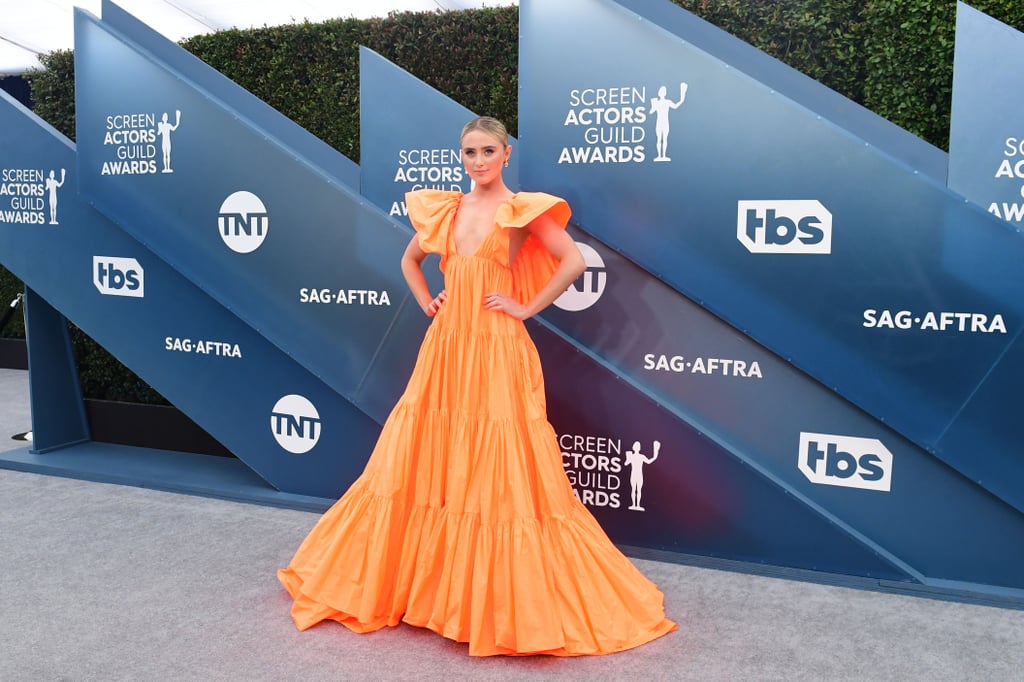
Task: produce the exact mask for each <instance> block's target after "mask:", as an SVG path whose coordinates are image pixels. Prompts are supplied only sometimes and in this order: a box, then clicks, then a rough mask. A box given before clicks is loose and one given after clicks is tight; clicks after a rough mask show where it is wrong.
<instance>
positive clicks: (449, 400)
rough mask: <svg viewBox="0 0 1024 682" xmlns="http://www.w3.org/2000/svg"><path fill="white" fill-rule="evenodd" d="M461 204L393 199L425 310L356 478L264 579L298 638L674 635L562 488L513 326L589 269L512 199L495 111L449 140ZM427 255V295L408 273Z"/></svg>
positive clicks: (557, 216)
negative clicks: (401, 381)
mask: <svg viewBox="0 0 1024 682" xmlns="http://www.w3.org/2000/svg"><path fill="white" fill-rule="evenodd" d="M461 145H462V160H463V163H464V164H465V166H466V170H467V172H468V173H469V175H470V177H471V178H472V179H473V182H474V187H473V189H472V191H471V192H470V193H469V194H466V195H463V194H462V193H460V192H446V191H440V190H420V191H418V192H410V193H409V194H407V195H406V205H407V207H408V211H409V218H410V219H411V221H412V223H413V226H414V227H415V228H416V235H415V236H414V237H413V239H412V240H411V241H410V242H409V245H408V247H407V248H406V250H405V253H404V255H403V256H402V272H403V274H404V275H405V279H406V281H407V282H408V285H409V289H410V290H411V291H412V294H413V296H414V297H415V299H416V301H417V302H418V303H419V305H420V307H421V308H422V309H423V311H424V312H425V313H426V314H427V315H429V316H432V317H433V318H434V319H433V321H432V322H431V325H430V327H429V329H428V330H427V333H426V335H425V337H424V340H423V344H422V346H421V347H420V351H419V355H418V357H417V360H416V366H415V368H414V369H413V372H412V376H411V378H410V379H409V384H408V386H407V388H406V390H405V393H404V394H403V395H402V397H401V398H400V399H399V401H398V404H397V405H396V406H395V408H394V410H393V411H392V413H391V415H390V416H389V417H388V419H387V421H386V423H385V424H384V428H383V430H382V431H381V435H380V439H379V440H378V441H377V445H376V447H375V448H374V451H373V453H372V454H371V456H370V460H369V462H368V463H367V465H366V469H365V470H364V472H363V473H362V475H361V476H360V477H359V478H358V479H357V480H356V482H355V483H353V485H352V487H351V488H350V489H349V490H348V491H347V492H346V493H345V495H344V496H342V498H341V499H340V500H338V502H337V503H336V504H335V505H334V506H333V507H331V509H329V510H328V511H327V512H326V513H325V514H324V516H323V517H322V518H321V519H320V521H319V522H318V523H317V525H316V527H315V528H314V529H313V530H312V531H311V532H310V534H309V536H308V537H307V538H306V539H305V541H304V542H303V543H302V545H301V546H300V547H299V549H298V551H297V552H296V554H295V557H294V558H293V559H292V562H291V564H290V565H289V567H288V568H287V569H284V570H282V571H279V572H278V577H279V578H280V580H281V582H282V583H283V584H284V586H285V588H286V589H287V590H288V592H289V593H290V594H291V596H292V598H293V599H294V600H295V602H294V604H293V607H292V617H293V618H294V620H295V624H296V626H297V627H298V628H299V629H302V630H304V629H306V628H308V627H310V626H312V625H314V624H316V623H318V622H319V621H321V620H324V619H333V620H336V621H338V622H340V623H342V624H344V625H345V626H347V627H349V628H350V629H352V630H354V631H356V632H369V631H372V630H376V629H379V628H381V627H384V626H385V625H397V624H398V622H399V621H405V622H406V623H410V624H412V625H417V626H421V627H426V628H430V629H431V630H434V631H435V632H438V633H440V634H441V635H444V636H445V637H448V638H450V639H454V640H456V641H459V642H469V653H470V654H471V655H474V656H486V655H494V654H539V653H546V654H554V655H560V656H573V655H581V654H604V653H611V652H614V651H621V650H623V649H628V648H630V647H634V646H637V645H639V644H643V643H644V642H647V641H649V640H651V639H654V638H655V637H658V636H660V635H663V634H665V633H667V632H670V631H671V630H673V629H675V624H674V623H672V622H671V621H669V620H666V619H665V615H664V609H663V607H662V594H661V592H659V591H658V589H657V587H655V586H654V585H653V584H652V583H650V582H649V581H648V580H647V579H646V578H644V577H643V576H642V575H641V574H640V573H639V572H638V571H637V570H636V568H635V567H634V566H633V565H632V563H630V561H629V560H628V559H627V558H626V557H624V556H623V555H622V554H621V553H620V552H619V551H618V550H617V549H616V548H615V546H614V545H613V544H612V543H611V541H610V540H609V539H608V538H607V536H606V535H605V534H604V532H603V531H602V530H601V528H600V526H599V525H598V524H597V521H595V520H594V518H593V516H591V514H590V513H589V512H588V511H587V509H586V508H585V507H584V506H583V505H582V504H580V502H579V501H578V500H577V499H576V497H575V496H574V495H573V491H572V488H571V486H570V485H569V481H568V479H567V478H566V476H565V472H564V470H563V468H562V458H561V453H560V451H559V448H558V445H557V442H556V438H555V432H554V430H553V429H552V427H551V425H550V424H549V423H548V421H547V417H546V412H545V402H544V382H543V377H542V375H541V367H540V361H539V358H538V356H537V351H536V349H535V347H534V345H533V343H532V341H531V340H530V337H529V335H528V334H527V332H526V328H525V326H524V325H523V322H522V320H525V319H527V318H529V317H531V316H533V315H536V314H537V313H539V312H540V311H541V310H543V309H544V308H545V307H547V306H548V305H549V304H550V303H551V302H552V301H554V300H555V298H557V297H558V296H559V295H560V294H561V293H562V292H563V291H565V289H566V288H568V286H569V284H570V283H571V282H572V281H573V280H575V279H576V278H577V277H578V276H579V275H580V274H581V273H582V272H583V270H584V269H585V264H584V262H583V258H582V256H581V255H580V252H579V250H578V249H577V248H576V244H575V243H574V242H573V240H572V238H571V237H569V235H568V234H567V233H566V232H565V230H564V228H565V225H566V223H567V222H568V220H569V206H568V205H567V204H566V203H565V201H563V200H562V199H559V198H557V197H553V196H551V195H548V194H542V193H527V192H520V193H518V194H514V193H513V192H511V191H510V190H509V189H508V187H506V186H505V182H504V180H503V179H502V167H503V166H507V165H508V159H509V155H510V154H511V153H512V148H511V147H510V146H509V145H508V134H507V133H506V132H505V128H504V126H502V125H501V123H500V122H498V121H497V120H495V119H492V118H487V117H483V118H477V119H474V120H473V121H470V122H469V123H468V124H467V125H466V127H465V128H464V129H463V131H462V137H461ZM428 253H439V254H440V255H441V269H442V271H444V273H445V289H444V290H443V291H441V292H440V293H438V294H437V295H436V296H432V295H431V293H430V291H429V289H428V287H427V283H426V280H425V278H424V276H423V271H422V269H421V267H420V266H421V264H422V261H423V259H424V257H425V256H426V254H428Z"/></svg>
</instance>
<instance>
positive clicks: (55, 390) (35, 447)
mask: <svg viewBox="0 0 1024 682" xmlns="http://www.w3.org/2000/svg"><path fill="white" fill-rule="evenodd" d="M0 106H2V105H0ZM0 201H2V200H0ZM25 341H26V344H27V345H28V361H29V370H30V371H29V404H30V406H31V410H32V451H33V452H48V451H50V450H55V449H57V448H61V447H64V446H66V445H73V444H75V443H82V442H85V441H88V440H89V421H88V419H87V418H86V416H85V406H84V404H83V403H82V388H81V386H80V385H79V383H78V367H77V366H76V365H75V356H74V353H73V351H72V349H71V336H70V334H69V332H68V321H67V320H66V319H65V318H64V316H63V315H61V314H60V313H59V312H57V311H56V310H54V309H53V307H52V306H51V305H50V304H49V303H47V302H46V301H44V300H43V299H42V298H40V297H39V295H38V294H37V293H35V292H34V291H33V290H32V289H26V290H25Z"/></svg>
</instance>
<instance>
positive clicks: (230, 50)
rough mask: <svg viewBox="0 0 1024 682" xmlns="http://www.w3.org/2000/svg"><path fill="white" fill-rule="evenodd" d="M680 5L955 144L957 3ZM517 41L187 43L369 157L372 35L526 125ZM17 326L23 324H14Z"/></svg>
mask: <svg viewBox="0 0 1024 682" xmlns="http://www.w3.org/2000/svg"><path fill="white" fill-rule="evenodd" d="M551 1H554V0H551ZM672 1H673V2H675V4H677V5H679V6H681V7H683V8H685V9H688V10H690V11H691V12H693V13H694V14H696V15H697V16H699V17H702V18H704V19H706V20H707V21H709V22H710V23H712V24H714V25H716V26H719V27H720V28H722V29H724V30H725V31H727V32H729V33H731V34H733V35H735V36H737V37H739V38H741V39H742V40H744V41H746V42H748V43H750V44H752V45H754V46H755V47H757V48H759V49H761V50H763V51H765V52H766V53H768V54H770V55H772V56H774V57H776V58H778V59H780V60H781V61H783V62H785V63H787V64H789V65H790V66H792V67H793V68H796V69H798V70H800V71H801V72H803V73H805V74H807V75H808V76H810V77H812V78H814V79H816V80H818V81H819V82H821V83H824V84H825V85H827V86H829V87H830V88H832V89H834V90H836V91H837V92H839V93H841V94H843V95H845V96H847V97H849V98H850V99H852V100H854V101H856V102H859V103H860V104H863V105H864V106H866V107H867V108H869V109H871V110H872V111H874V112H875V113H877V114H879V115H881V116H883V117H885V118H887V119H889V120H890V121H892V122H894V123H896V124H897V125H899V126H901V127H903V128H905V129H907V130H909V131H911V132H913V133H915V134H916V135H918V136H920V137H922V138H923V139H925V140H927V141H928V142H931V143H932V144H934V145H936V146H938V147H942V148H944V149H945V148H946V147H947V142H948V135H949V109H950V93H951V90H952V73H953V35H954V29H955V18H956V3H955V1H954V0H863V1H855V0H766V1H765V2H752V1H751V0H672ZM973 6H974V7H976V8H977V9H979V10H980V11H982V12H985V13H986V14H989V15H991V16H993V17H995V18H997V19H999V20H1001V21H1003V22H1006V23H1008V24H1010V25H1011V26H1014V27H1016V28H1018V29H1022V28H1024V3H1020V2H1017V1H1016V0H981V1H979V2H976V3H973ZM566 30H572V29H571V27H566ZM518 41H519V13H518V10H517V9H516V8H514V7H510V8H497V9H482V10H467V11H462V12H445V13H411V12H406V13H397V14H392V15H390V16H389V17H387V18H384V19H371V20H357V19H345V20H334V21H328V22H324V23H320V24H310V23H305V24H299V25H294V26H281V27H272V28H262V29H256V30H246V31H239V30H232V31H223V32H220V33H214V34H210V35H204V36H197V37H194V38H191V39H189V40H186V41H184V42H183V43H182V45H183V47H184V48H185V49H187V50H189V51H190V52H192V53H193V54H195V55H196V56H197V57H199V58H200V59H202V60H204V61H205V62H207V63H208V64H210V65H211V66H212V67H214V68H215V69H217V70H218V71H220V72H221V73H223V74H225V75H226V76H228V77H229V78H231V79H232V80H234V81H235V82H237V83H238V84H239V85H241V86H242V87H244V88H246V89H247V90H249V91H251V92H252V93H254V94H255V95H256V96H257V97H260V98H261V99H263V100H264V101H266V102H267V103H268V104H270V105H271V106H273V107H274V108H276V109H277V110H278V111H280V112H282V113H283V114H285V115H286V116H288V117H289V118H291V119H292V120H294V121H296V122H297V123H298V124H299V125H301V126H303V127H304V128H306V129H307V130H309V131H310V132H312V133H313V134H315V135H317V136H318V137H320V138H321V139H322V140H324V141H325V142H327V143H328V144H330V145H331V146H332V147H334V148H335V149H337V150H338V151H340V152H341V153H342V154H345V155H346V156H348V157H349V158H351V159H352V160H354V161H357V162H358V161H359V45H365V46H367V47H369V48H371V49H373V50H375V51H376V52H378V53H380V54H381V55H382V56H384V57H386V58H387V59H389V60H391V61H393V62H395V63H396V64H398V65H399V66H400V67H402V68H404V69H406V70H407V71H409V72H410V73H412V74H413V75H414V76H416V77H418V78H420V79H421V80H423V81H425V82H427V83H429V84H430V85H432V86H434V87H435V88H437V89H438V90H440V91H441V92H443V93H444V94H446V95H448V96H449V97H451V98H452V99H454V100H455V101H457V102H459V103H460V104H462V105H464V106H465V107H467V108H468V109H470V110H472V111H478V112H480V113H487V114H490V115H493V116H497V117H499V118H501V119H503V120H504V121H505V122H506V124H507V125H508V127H509V130H510V131H511V132H512V133H513V134H516V133H517V129H518V112H517V107H518V59H519V42H518ZM43 64H44V65H45V67H46V69H45V70H44V71H40V72H37V73H34V74H31V75H30V81H31V83H32V92H33V99H34V100H35V103H36V104H35V111H36V113H37V114H39V115H40V116H41V117H42V118H43V119H45V120H46V121H48V122H49V123H50V124H51V125H53V126H54V127H55V128H57V129H58V130H60V131H61V132H62V133H64V134H65V135H67V136H68V137H71V138H74V59H73V55H72V54H71V52H67V51H63V52H54V53H51V54H49V55H45V56H44V57H43ZM19 289H20V283H18V282H17V281H16V280H14V279H13V278H12V277H11V276H10V273H7V272H6V271H4V272H0V303H4V302H6V301H9V300H10V298H11V297H13V294H14V293H15V292H17V291H18V290H19ZM16 317H17V316H16ZM17 333H18V328H17V327H16V326H13V325H12V327H11V328H9V329H8V330H6V331H5V335H7V336H11V335H16V334H17ZM74 339H75V346H76V352H77V354H78V361H79V366H80V370H79V371H80V373H81V375H82V384H83V390H84V391H85V392H86V395H87V396H89V397H102V398H107V399H116V400H141V401H161V400H162V399H161V398H160V397H159V395H158V394H156V393H155V392H154V391H152V389H150V388H148V387H146V386H145V384H143V383H142V382H140V381H139V380H138V379H137V378H136V377H135V376H134V375H132V374H131V373H130V372H129V371H128V370H126V369H124V368H123V367H121V366H120V365H119V363H117V362H116V361H115V360H113V359H112V358H109V356H107V355H106V353H105V352H103V351H102V349H99V348H98V347H96V345H95V344H94V343H92V342H91V341H90V340H89V339H88V338H86V337H84V335H82V334H80V333H79V332H77V331H76V332H75V337H74Z"/></svg>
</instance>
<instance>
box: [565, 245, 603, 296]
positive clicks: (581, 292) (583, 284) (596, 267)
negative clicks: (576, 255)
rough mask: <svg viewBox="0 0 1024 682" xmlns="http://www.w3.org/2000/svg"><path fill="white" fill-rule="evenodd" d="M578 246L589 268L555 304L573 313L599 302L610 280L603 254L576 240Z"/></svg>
mask: <svg viewBox="0 0 1024 682" xmlns="http://www.w3.org/2000/svg"><path fill="white" fill-rule="evenodd" d="M576 246H577V247H579V250H580V253H581V254H582V255H583V261H584V262H585V263H586V264H587V269H586V270H584V271H583V274H582V275H580V276H579V277H578V278H577V279H576V281H574V282H573V283H572V284H570V285H569V288H568V289H566V290H565V292H564V293H563V294H562V295H561V296H559V297H558V298H556V299H555V306H557V307H558V308H561V309H562V310H566V311H568V312H571V313H572V312H578V311H580V310H586V309H587V308H589V307H590V306H592V305H594V304H595V303H597V301H598V299H599V298H601V294H603V293H604V288H605V285H606V284H607V282H608V273H607V271H606V270H605V267H604V259H602V258H601V254H599V253H598V252H597V251H595V250H594V249H593V248H591V247H590V246H588V245H587V244H583V243H582V242H576Z"/></svg>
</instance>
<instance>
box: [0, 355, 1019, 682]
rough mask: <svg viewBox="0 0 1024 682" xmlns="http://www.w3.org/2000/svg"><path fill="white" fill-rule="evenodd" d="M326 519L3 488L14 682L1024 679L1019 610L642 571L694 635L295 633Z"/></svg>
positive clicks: (12, 425)
mask: <svg viewBox="0 0 1024 682" xmlns="http://www.w3.org/2000/svg"><path fill="white" fill-rule="evenodd" d="M0 401H2V402H0V429H4V430H2V431H0V439H2V441H3V442H0V449H8V448H10V447H23V446H24V444H23V443H20V442H17V441H10V440H9V438H10V435H12V434H14V433H20V432H23V431H26V430H28V428H29V424H28V408H27V380H26V377H25V373H24V372H19V371H17V370H0ZM315 519H316V516H315V515H314V514H310V513H308V512H299V511H291V510H284V509H276V508H271V507H259V506H254V505H247V504H241V503H235V502H227V501H222V500H213V499H206V498H199V497H191V496H184V495H176V494H172V493H164V492H158V491H153V490H146V489H141V488H130V487H124V486H115V485H108V484H102V483H90V482H83V481H76V480H70V479H63V478H56V477H48V476H41V475H37V474H29V473H21V472H15V471H7V470H0V680H2V681H3V682H8V681H13V682H20V681H22V680H24V681H26V682H27V681H33V682H34V681H37V680H104V681H106V680H203V681H207V680H209V681H215V680H274V681H281V680H304V681H306V680H308V681H313V680H444V679H447V680H456V679H470V680H520V679H556V678H557V679H580V680H627V679H628V680H637V681H639V680H1024V611H1017V610H1010V609H998V608H992V607H984V606H972V605H965V604H958V603H952V602H943V601H933V600H929V599H923V598H916V597H908V596H899V595H890V594H881V593H876V592H866V591H858V590H851V589H847V588H841V587H832V586H825V585H815V584H808V583H801V582H795V581H787V580H780V579H776V578H766V577H759V576H751V575H747V574H739V573H729V572H724V571H716V570H710V569H701V568H694V567H690V566H681V565H676V564H668V563H660V562H651V561H639V560H638V561H637V562H636V563H637V564H638V565H639V566H640V568H641V569H642V570H643V571H644V572H645V573H646V574H647V575H648V576H649V577H650V578H652V579H653V580H654V581H655V582H657V583H658V584H659V585H660V586H661V588H662V590H663V591H664V592H665V595H666V601H667V608H668V612H669V616H670V617H672V618H674V619H676V620H677V621H679V623H680V630H679V631H678V632H675V633H673V634H670V635H668V636H667V637H664V638H662V639H660V640H657V641H655V642H653V643H651V644H648V645H646V646H644V647H641V648H639V649H635V650H633V651H629V652H624V653H621V654H615V655H612V656H605V657H598V658H581V659H557V658H550V657H525V658H489V659H472V658H470V657H469V656H467V655H466V648H465V646H464V645H459V644H455V643H452V642H449V641H448V640H445V639H443V638H441V637H439V636H437V635H435V634H433V633H430V632H426V631H423V630H419V629H416V628H412V627H408V626H404V625H403V626H400V627H398V628H394V629H389V630H385V631H382V632H378V633H374V634H371V635H356V634H353V633H351V632H349V631H348V630H345V629H344V628H342V627H341V626H339V625H335V624H324V625H320V626H317V627H315V628H313V629H311V630H309V631H307V632H302V633H300V632H297V631H296V630H295V628H294V627H293V626H292V624H291V621H290V619H289V617H288V608H289V602H288V599H287V596H286V594H285V593H284V591H283V590H282V589H281V588H280V587H279V586H278V584H277V582H276V580H275V577H274V572H275V570H276V569H277V568H278V567H280V566H283V565H284V564H285V563H287V561H288V559H289V558H290V556H291V553H292V552H293V551H294V550H295V548H296V546H297V544H298V543H299V541H300V540H301V539H302V537H303V536H304V535H305V533H306V532H307V531H308V530H309V528H310V527H311V526H312V524H313V522H314V521H315Z"/></svg>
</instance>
